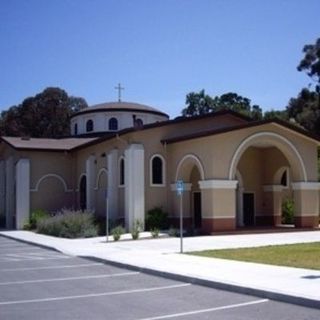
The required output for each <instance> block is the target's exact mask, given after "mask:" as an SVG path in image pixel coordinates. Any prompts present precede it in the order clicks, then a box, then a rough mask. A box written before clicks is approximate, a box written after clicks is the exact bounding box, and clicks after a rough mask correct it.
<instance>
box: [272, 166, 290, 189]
mask: <svg viewBox="0 0 320 320" xmlns="http://www.w3.org/2000/svg"><path fill="white" fill-rule="evenodd" d="M284 173H286V175H287V176H286V178H287V181H286V185H285V186H284V185H282V184H281V180H282V176H283V175H284ZM289 174H290V170H289V167H288V166H283V167H280V168H279V169H278V170H277V171H276V173H275V174H274V176H273V183H274V184H275V185H282V186H283V189H288V188H289V185H290V176H289Z"/></svg>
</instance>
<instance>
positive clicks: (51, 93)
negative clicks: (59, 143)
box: [0, 87, 87, 138]
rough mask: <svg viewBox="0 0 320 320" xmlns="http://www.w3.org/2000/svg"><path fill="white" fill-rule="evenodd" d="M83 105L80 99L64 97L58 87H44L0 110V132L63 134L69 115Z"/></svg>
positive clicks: (85, 104) (47, 136) (67, 124)
mask: <svg viewBox="0 0 320 320" xmlns="http://www.w3.org/2000/svg"><path fill="white" fill-rule="evenodd" d="M85 107H87V103H86V101H85V100H84V99H83V98H78V97H73V96H68V94H67V93H66V92H65V91H64V90H62V89H60V88H54V87H50V88H46V89H45V90H44V91H43V92H41V93H39V94H37V95H35V96H34V97H29V98H26V99H25V100H23V102H22V103H21V104H20V105H18V106H13V107H11V108H9V110H7V111H4V112H2V114H1V117H0V131H1V134H2V135H8V136H31V137H38V138H39V137H43V138H58V137H62V136H66V135H69V134H70V122H69V118H70V116H71V115H72V114H73V113H75V112H77V111H79V110H81V109H82V108H85Z"/></svg>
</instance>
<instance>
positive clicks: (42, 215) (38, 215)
mask: <svg viewBox="0 0 320 320" xmlns="http://www.w3.org/2000/svg"><path fill="white" fill-rule="evenodd" d="M49 217H50V214H49V213H48V212H47V211H45V210H42V209H37V210H34V211H32V212H31V215H30V227H31V229H37V226H38V223H39V222H40V221H41V220H42V219H46V218H49Z"/></svg>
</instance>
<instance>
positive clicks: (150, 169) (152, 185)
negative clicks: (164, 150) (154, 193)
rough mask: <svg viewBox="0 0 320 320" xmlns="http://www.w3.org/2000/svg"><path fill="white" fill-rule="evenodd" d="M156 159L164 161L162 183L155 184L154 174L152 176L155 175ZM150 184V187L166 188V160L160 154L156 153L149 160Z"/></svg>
mask: <svg viewBox="0 0 320 320" xmlns="http://www.w3.org/2000/svg"><path fill="white" fill-rule="evenodd" d="M155 157H158V158H160V159H161V161H162V183H153V181H152V176H153V174H152V173H153V172H152V161H153V159H154V158H155ZM149 182H150V187H165V186H166V160H165V158H164V157H163V156H162V155H161V154H159V153H155V154H154V155H152V156H151V157H150V159H149Z"/></svg>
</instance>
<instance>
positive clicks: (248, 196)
mask: <svg viewBox="0 0 320 320" xmlns="http://www.w3.org/2000/svg"><path fill="white" fill-rule="evenodd" d="M243 223H244V225H245V226H246V227H248V226H253V225H254V193H244V194H243Z"/></svg>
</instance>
